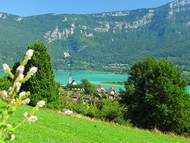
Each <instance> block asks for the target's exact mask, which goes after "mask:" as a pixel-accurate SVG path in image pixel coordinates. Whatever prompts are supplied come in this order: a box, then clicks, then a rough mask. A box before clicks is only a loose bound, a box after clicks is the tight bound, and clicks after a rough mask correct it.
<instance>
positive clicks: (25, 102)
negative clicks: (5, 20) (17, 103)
mask: <svg viewBox="0 0 190 143" xmlns="http://www.w3.org/2000/svg"><path fill="white" fill-rule="evenodd" d="M29 102H30V99H29V98H26V99H24V100H22V104H28V103H29Z"/></svg>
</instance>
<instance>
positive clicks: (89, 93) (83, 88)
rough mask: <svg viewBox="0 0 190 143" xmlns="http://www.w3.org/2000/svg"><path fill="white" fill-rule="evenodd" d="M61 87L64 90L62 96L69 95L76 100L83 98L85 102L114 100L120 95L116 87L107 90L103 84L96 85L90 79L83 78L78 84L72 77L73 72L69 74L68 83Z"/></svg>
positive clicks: (94, 102)
mask: <svg viewBox="0 0 190 143" xmlns="http://www.w3.org/2000/svg"><path fill="white" fill-rule="evenodd" d="M61 88H62V89H63V90H64V91H63V90H62V93H61V94H62V96H64V97H69V98H70V99H72V101H74V102H76V101H79V100H81V99H82V100H83V104H86V103H88V102H91V103H93V104H96V101H98V100H103V99H110V100H113V99H115V98H117V97H118V96H119V92H117V91H116V90H115V88H114V87H110V88H109V89H108V90H106V89H105V88H104V87H103V86H102V85H101V84H98V85H97V86H95V85H93V84H91V83H90V82H89V81H88V80H82V83H80V84H78V83H77V82H76V81H75V80H73V79H72V76H71V74H69V76H68V84H67V85H61Z"/></svg>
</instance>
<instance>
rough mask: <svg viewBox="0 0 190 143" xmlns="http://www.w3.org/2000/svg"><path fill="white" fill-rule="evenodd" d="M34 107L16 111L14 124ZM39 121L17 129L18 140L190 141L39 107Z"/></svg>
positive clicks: (17, 142)
mask: <svg viewBox="0 0 190 143" xmlns="http://www.w3.org/2000/svg"><path fill="white" fill-rule="evenodd" d="M30 108H31V107H29V106H24V107H21V108H19V109H18V110H17V113H16V114H15V115H14V119H13V118H12V119H11V122H13V124H15V123H16V122H18V121H19V120H21V119H22V118H24V116H23V113H24V112H25V111H29V110H30ZM36 115H37V116H38V119H39V120H38V121H37V122H36V123H32V124H26V125H23V126H21V127H20V128H18V129H17V130H16V133H15V140H14V141H13V142H15V143H189V142H190V140H187V139H180V138H176V137H172V136H168V135H160V134H155V133H151V132H149V131H144V130H139V129H131V128H126V127H121V126H114V125H111V124H107V123H101V122H95V121H90V120H87V119H81V118H76V117H72V116H66V115H63V114H58V113H54V112H50V111H46V110H39V111H38V112H37V113H36Z"/></svg>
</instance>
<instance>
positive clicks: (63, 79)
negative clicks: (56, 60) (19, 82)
mask: <svg viewBox="0 0 190 143" xmlns="http://www.w3.org/2000/svg"><path fill="white" fill-rule="evenodd" d="M69 73H70V74H71V76H72V79H73V80H75V81H76V82H77V83H81V79H87V80H88V81H89V82H90V83H92V84H94V85H98V84H100V83H101V82H107V81H112V82H114V81H115V82H118V81H120V82H123V81H126V80H127V78H128V76H127V75H120V74H113V73H104V72H81V71H62V70H55V71H54V74H55V81H57V82H59V83H61V84H64V85H66V84H67V83H68V75H69ZM4 75H6V73H5V72H4V71H3V70H0V76H4ZM102 85H103V87H104V88H105V89H109V88H110V87H114V88H115V89H116V90H117V91H119V89H124V86H122V85H113V84H112V85H110V84H102Z"/></svg>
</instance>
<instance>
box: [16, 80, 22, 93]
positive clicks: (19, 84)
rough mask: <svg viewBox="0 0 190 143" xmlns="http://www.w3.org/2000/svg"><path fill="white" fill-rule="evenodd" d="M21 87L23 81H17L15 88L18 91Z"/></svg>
mask: <svg viewBox="0 0 190 143" xmlns="http://www.w3.org/2000/svg"><path fill="white" fill-rule="evenodd" d="M20 87H21V83H20V82H16V83H15V90H16V91H17V92H19V90H20Z"/></svg>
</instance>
